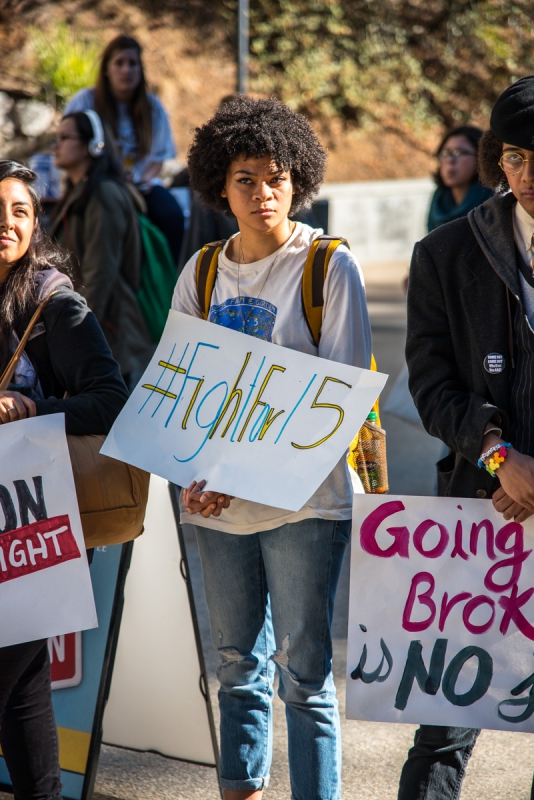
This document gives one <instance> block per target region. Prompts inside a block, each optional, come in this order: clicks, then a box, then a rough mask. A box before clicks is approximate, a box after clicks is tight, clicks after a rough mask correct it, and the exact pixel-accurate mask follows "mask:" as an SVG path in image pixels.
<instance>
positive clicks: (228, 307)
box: [208, 296, 278, 342]
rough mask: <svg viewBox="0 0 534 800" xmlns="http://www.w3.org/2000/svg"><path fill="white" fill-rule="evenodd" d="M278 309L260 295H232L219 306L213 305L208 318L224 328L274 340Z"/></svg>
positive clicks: (266, 339) (268, 340) (270, 340)
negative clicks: (261, 298)
mask: <svg viewBox="0 0 534 800" xmlns="http://www.w3.org/2000/svg"><path fill="white" fill-rule="evenodd" d="M277 311H278V309H277V308H276V306H273V304H272V303H268V302H267V300H260V299H259V298H258V297H243V296H241V297H232V298H231V299H230V300H225V302H224V303H221V304H220V305H219V306H212V307H211V308H210V313H209V317H208V319H209V322H214V323H215V324H216V325H222V326H223V328H231V329H232V330H233V331H239V333H247V334H248V335H249V336H255V337H256V338H257V339H263V340H264V341H265V342H272V337H273V328H274V323H275V322H276V314H277Z"/></svg>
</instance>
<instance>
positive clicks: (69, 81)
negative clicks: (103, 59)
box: [28, 22, 101, 106]
mask: <svg viewBox="0 0 534 800" xmlns="http://www.w3.org/2000/svg"><path fill="white" fill-rule="evenodd" d="M28 33H29V37H30V41H31V44H32V46H33V50H34V53H35V59H36V72H37V77H38V79H39V80H40V81H42V82H43V84H44V89H45V92H46V94H47V96H48V97H50V94H52V95H53V96H54V98H55V101H56V103H57V105H59V106H63V105H64V104H65V103H66V102H67V100H69V98H70V97H72V95H73V94H75V92H77V91H78V90H79V89H83V88H84V87H86V86H92V85H93V84H94V82H95V79H96V73H97V69H98V58H99V54H100V49H101V48H100V44H99V43H98V42H96V41H94V40H89V39H86V38H84V37H83V36H82V35H81V34H80V32H79V31H77V30H76V29H75V28H73V27H71V26H69V25H67V24H66V23H64V22H61V23H58V24H56V25H54V26H53V27H51V28H48V29H45V30H40V29H39V28H35V27H33V28H30V29H29V31H28Z"/></svg>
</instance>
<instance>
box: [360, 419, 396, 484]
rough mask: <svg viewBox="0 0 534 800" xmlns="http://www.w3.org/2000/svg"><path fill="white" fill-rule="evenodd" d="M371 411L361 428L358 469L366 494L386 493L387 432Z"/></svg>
mask: <svg viewBox="0 0 534 800" xmlns="http://www.w3.org/2000/svg"><path fill="white" fill-rule="evenodd" d="M376 419H377V416H376V412H375V411H371V413H370V414H369V416H368V417H367V419H366V421H365V422H364V424H363V425H362V428H361V430H360V438H359V442H358V456H357V459H356V469H357V472H358V475H359V477H360V480H361V482H362V485H363V488H364V491H365V493H366V494H385V493H386V492H388V491H389V484H388V471H387V460H386V432H385V430H384V429H383V428H380V427H379V426H378V425H377V422H376Z"/></svg>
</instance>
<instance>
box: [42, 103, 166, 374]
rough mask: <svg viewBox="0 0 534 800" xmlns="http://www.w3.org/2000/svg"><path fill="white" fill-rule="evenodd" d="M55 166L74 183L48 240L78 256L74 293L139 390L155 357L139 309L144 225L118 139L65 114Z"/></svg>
mask: <svg viewBox="0 0 534 800" xmlns="http://www.w3.org/2000/svg"><path fill="white" fill-rule="evenodd" d="M55 164H56V167H59V168H60V169H63V170H65V172H66V173H67V182H66V188H65V193H64V195H63V197H62V198H61V199H60V200H59V202H58V204H57V206H56V208H55V209H54V211H53V212H52V214H51V218H50V220H49V221H48V232H49V234H50V235H51V236H52V237H53V238H54V239H55V240H56V241H57V243H58V244H60V245H61V246H62V247H63V248H64V249H65V250H67V251H68V252H69V253H70V256H71V265H72V274H73V281H74V287H75V289H76V291H79V292H80V294H81V295H82V296H83V297H85V299H86V301H87V304H88V306H89V308H90V309H91V311H92V312H93V313H94V315H95V316H96V318H97V320H98V322H99V323H100V325H101V326H102V329H103V331H104V333H105V336H106V339H107V341H108V344H109V346H110V348H111V352H112V353H113V357H114V358H115V360H116V361H118V363H119V365H120V368H121V373H122V375H123V378H124V379H125V381H126V383H127V384H129V385H132V384H134V383H135V381H136V380H137V379H138V377H139V375H140V374H141V372H142V371H143V370H144V368H145V367H146V365H147V363H148V361H149V360H150V356H151V355H152V350H153V346H152V343H151V340H150V336H149V334H148V331H147V329H146V326H145V323H144V320H143V316H142V314H141V310H140V307H139V304H138V302H137V292H138V290H139V287H140V283H141V236H140V231H139V221H138V219H137V215H136V213H135V207H134V203H133V200H132V197H131V195H130V192H129V191H128V188H127V186H126V184H125V181H124V179H123V177H122V171H121V167H120V164H119V162H118V160H117V158H116V156H115V153H114V148H113V145H112V142H111V138H110V136H109V134H108V132H107V130H106V128H105V127H104V126H103V125H102V122H101V120H100V117H99V116H98V114H97V113H96V112H95V111H77V112H75V113H72V114H65V116H64V117H63V119H62V120H61V122H60V124H59V130H58V136H57V142H56V154H55Z"/></svg>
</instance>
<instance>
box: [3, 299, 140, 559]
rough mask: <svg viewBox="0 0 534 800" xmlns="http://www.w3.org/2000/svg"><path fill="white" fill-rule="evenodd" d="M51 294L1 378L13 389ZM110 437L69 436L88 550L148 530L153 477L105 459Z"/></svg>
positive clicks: (134, 468)
mask: <svg viewBox="0 0 534 800" xmlns="http://www.w3.org/2000/svg"><path fill="white" fill-rule="evenodd" d="M53 294H55V292H52V293H51V294H49V295H48V297H46V298H45V299H44V300H43V301H42V302H41V303H40V304H39V306H38V307H37V309H36V311H35V314H34V315H33V317H32V318H31V320H30V322H29V325H28V327H27V328H26V330H25V332H24V336H23V337H22V339H21V340H20V342H19V344H18V346H17V349H16V350H15V352H14V353H13V356H12V358H11V359H10V361H9V364H8V365H7V367H6V368H5V370H4V372H3V374H2V376H1V377H0V390H5V389H7V388H8V386H9V384H10V382H11V378H12V377H13V373H14V372H15V368H16V366H17V364H18V362H19V359H20V357H21V356H22V353H23V351H24V348H25V347H26V343H27V341H28V339H29V336H30V334H31V332H32V329H33V327H34V325H35V323H36V322H37V320H38V319H39V317H40V315H41V311H42V310H43V308H44V307H45V305H46V303H47V302H48V300H49V299H50V298H51V297H52V295H53ZM105 438H106V437H105V436H100V435H93V436H67V444H68V446H69V453H70V459H71V463H72V472H73V475H74V484H75V486H76V496H77V498H78V507H79V509H80V517H81V520H82V529H83V535H84V539H85V546H86V547H87V548H90V547H101V546H102V545H108V544H122V543H123V542H129V541H130V540H131V539H136V538H137V537H138V536H139V535H140V534H141V533H142V532H143V520H144V518H145V512H146V505H147V501H148V485H149V481H150V473H149V472H145V471H144V470H142V469H139V468H138V467H132V466H131V465H130V464H125V463H124V462H123V461H117V460H116V459H114V458H109V456H104V455H101V453H100V452H99V451H100V448H101V447H102V445H103V443H104V439H105Z"/></svg>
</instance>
